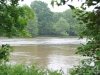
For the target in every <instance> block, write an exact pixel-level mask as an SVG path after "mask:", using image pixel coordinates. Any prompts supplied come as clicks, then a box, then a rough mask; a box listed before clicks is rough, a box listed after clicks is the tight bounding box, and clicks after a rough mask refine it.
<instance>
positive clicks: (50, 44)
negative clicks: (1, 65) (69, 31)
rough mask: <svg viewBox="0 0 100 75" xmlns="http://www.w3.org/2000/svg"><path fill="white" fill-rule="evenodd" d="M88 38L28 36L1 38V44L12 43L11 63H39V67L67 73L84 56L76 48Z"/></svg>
mask: <svg viewBox="0 0 100 75" xmlns="http://www.w3.org/2000/svg"><path fill="white" fill-rule="evenodd" d="M80 43H86V39H82V40H79V39H78V38H33V39H32V38H31V39H30V38H26V39H16V38H14V39H7V38H6V39H1V40H0V45H2V44H10V45H12V46H13V47H14V52H13V53H11V57H10V62H11V63H25V64H29V63H31V62H34V63H37V66H39V67H47V68H49V69H53V70H60V69H62V70H63V71H64V72H66V73H67V71H68V68H72V67H73V65H76V64H77V63H78V62H79V61H80V60H81V59H82V58H83V57H82V56H79V55H76V54H75V52H76V48H77V47H78V46H79V44H80Z"/></svg>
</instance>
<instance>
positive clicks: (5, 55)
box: [0, 44, 13, 64]
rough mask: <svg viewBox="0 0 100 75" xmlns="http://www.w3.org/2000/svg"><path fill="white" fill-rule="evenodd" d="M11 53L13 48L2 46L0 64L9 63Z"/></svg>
mask: <svg viewBox="0 0 100 75" xmlns="http://www.w3.org/2000/svg"><path fill="white" fill-rule="evenodd" d="M12 51H13V47H11V46H10V45H8V44H6V45H2V46H1V49H0V64H1V63H5V62H7V61H9V56H10V52H12Z"/></svg>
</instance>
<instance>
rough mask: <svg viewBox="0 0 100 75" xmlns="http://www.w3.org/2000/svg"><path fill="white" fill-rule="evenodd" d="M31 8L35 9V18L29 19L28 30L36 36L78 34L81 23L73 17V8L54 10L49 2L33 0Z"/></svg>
mask: <svg viewBox="0 0 100 75" xmlns="http://www.w3.org/2000/svg"><path fill="white" fill-rule="evenodd" d="M30 8H31V9H32V10H33V11H34V13H35V16H34V20H29V23H28V26H27V28H26V29H27V30H28V32H29V33H30V34H31V35H32V37H35V36H77V35H78V33H79V28H80V27H82V25H79V24H78V22H77V20H75V19H74V18H73V17H72V14H73V13H72V10H71V9H68V10H66V11H64V12H52V11H51V10H50V8H49V7H48V4H47V3H45V2H42V1H33V2H31V4H30Z"/></svg>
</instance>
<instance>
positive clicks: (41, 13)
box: [30, 1, 53, 35]
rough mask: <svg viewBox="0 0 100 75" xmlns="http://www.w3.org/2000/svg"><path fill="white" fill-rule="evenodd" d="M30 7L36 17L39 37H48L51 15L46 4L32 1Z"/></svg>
mask: <svg viewBox="0 0 100 75" xmlns="http://www.w3.org/2000/svg"><path fill="white" fill-rule="evenodd" d="M30 6H31V8H32V9H33V11H34V12H35V13H36V16H37V17H38V24H39V25H38V27H39V35H49V34H50V32H51V22H52V16H53V13H52V12H51V11H50V9H49V8H48V5H47V3H45V2H42V1H33V2H32V3H31V5H30Z"/></svg>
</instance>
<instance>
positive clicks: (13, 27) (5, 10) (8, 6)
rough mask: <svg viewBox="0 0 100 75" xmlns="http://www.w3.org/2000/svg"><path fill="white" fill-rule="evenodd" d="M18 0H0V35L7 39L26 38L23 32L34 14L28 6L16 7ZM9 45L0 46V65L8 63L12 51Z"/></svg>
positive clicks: (25, 33)
mask: <svg viewBox="0 0 100 75" xmlns="http://www.w3.org/2000/svg"><path fill="white" fill-rule="evenodd" d="M18 1H19V0H0V34H2V35H5V36H7V37H12V35H14V36H27V35H28V33H27V31H26V30H25V28H26V26H27V23H28V19H33V17H34V13H33V11H32V10H31V9H30V8H29V7H28V6H23V7H21V6H18ZM12 50H13V49H12V47H11V46H9V45H2V46H1V49H0V63H1V62H2V60H3V61H4V60H5V61H8V56H9V55H10V52H11V51H12Z"/></svg>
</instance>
